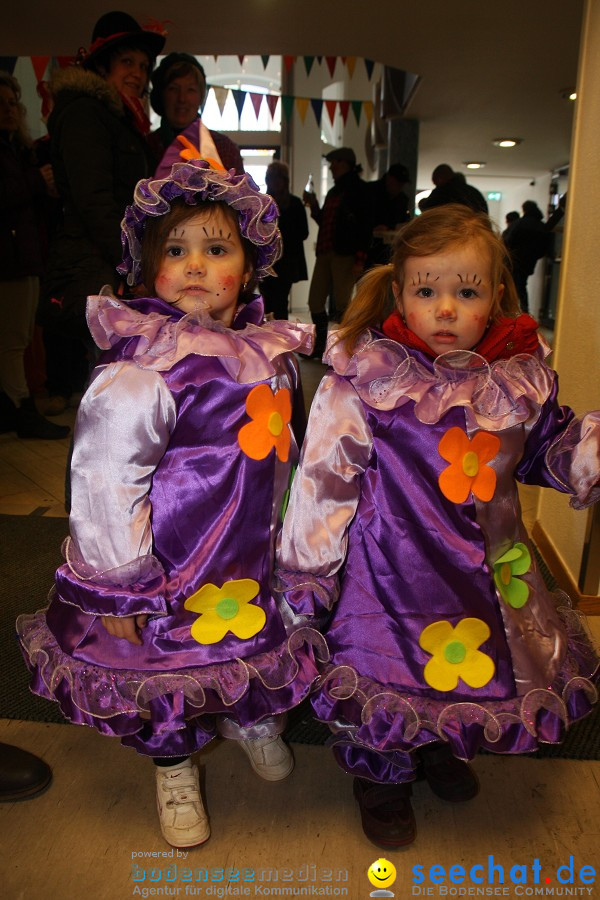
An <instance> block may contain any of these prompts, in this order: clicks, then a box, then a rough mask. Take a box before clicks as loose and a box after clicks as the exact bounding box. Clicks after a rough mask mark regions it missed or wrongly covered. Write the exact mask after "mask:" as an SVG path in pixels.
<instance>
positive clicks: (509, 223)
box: [502, 209, 521, 241]
mask: <svg viewBox="0 0 600 900" xmlns="http://www.w3.org/2000/svg"><path fill="white" fill-rule="evenodd" d="M520 218H521V217H520V215H519V213H518V212H517V210H516V209H513V210H511V212H507V213H506V215H505V217H504V221H505V222H506V228H505V229H504V231H503V232H502V239H503V240H504V241H506V235H507V234H508V233H509V231H510V229H511V228H512V227H513V225H514V224H515V222H518V221H519V219H520Z"/></svg>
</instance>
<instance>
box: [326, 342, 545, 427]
mask: <svg viewBox="0 0 600 900" xmlns="http://www.w3.org/2000/svg"><path fill="white" fill-rule="evenodd" d="M547 352H549V351H548V348H547V347H545V346H544V345H542V344H540V347H539V349H538V351H537V353H536V354H535V355H530V354H519V355H517V356H513V357H511V358H510V359H504V360H497V361H495V362H492V363H489V362H487V360H486V359H484V357H483V356H480V355H479V354H478V353H474V352H472V351H469V350H453V351H450V352H449V353H444V354H442V355H441V356H438V357H437V358H436V359H435V360H431V359H429V358H427V357H426V356H425V355H424V354H422V353H420V352H418V351H416V350H410V349H408V348H406V347H404V346H403V345H402V344H399V343H398V342H397V341H393V340H390V339H389V338H380V337H378V336H375V335H373V334H372V333H370V332H366V333H365V334H364V335H363V336H362V337H361V338H360V340H359V342H358V345H357V347H356V350H355V352H354V353H353V355H352V356H349V355H348V353H347V352H346V351H345V349H344V347H343V345H342V344H341V343H339V342H336V341H335V337H334V335H331V337H330V340H329V345H328V349H327V352H326V354H325V361H326V362H328V363H329V364H330V365H331V366H332V367H333V369H334V371H335V372H336V373H337V374H338V375H342V376H344V377H345V378H348V379H349V380H350V381H351V383H352V384H353V386H354V388H355V389H356V391H357V393H358V395H359V397H360V398H361V400H362V401H363V402H364V403H366V404H367V405H368V406H371V407H373V408H375V409H381V410H389V409H394V408H397V407H400V406H403V405H404V404H405V403H408V402H409V401H410V400H412V401H413V402H414V404H415V406H414V414H415V417H416V418H417V419H418V420H419V421H420V422H423V423H424V424H428V425H432V424H434V423H436V422H438V421H439V420H440V419H441V418H442V416H443V415H444V414H445V413H446V412H448V410H449V409H452V408H453V407H457V406H461V407H464V409H465V414H466V417H467V423H468V424H470V425H471V426H473V427H478V428H485V429H487V430H489V431H500V430H503V429H505V428H510V427H511V426H513V425H518V424H520V423H522V422H525V421H527V420H528V419H530V418H531V416H532V412H535V410H536V409H539V408H540V407H541V406H542V404H543V403H544V402H545V401H546V400H547V399H548V397H549V395H550V392H551V390H552V386H553V383H554V373H553V372H552V370H551V369H549V368H548V366H546V365H545V364H544V357H545V356H546V355H547Z"/></svg>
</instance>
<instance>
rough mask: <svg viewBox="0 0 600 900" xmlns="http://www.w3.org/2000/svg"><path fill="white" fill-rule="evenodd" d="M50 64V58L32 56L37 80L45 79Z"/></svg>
mask: <svg viewBox="0 0 600 900" xmlns="http://www.w3.org/2000/svg"><path fill="white" fill-rule="evenodd" d="M49 62H50V57H49V56H32V57H31V64H32V66H33V71H34V72H35V80H36V81H42V79H43V77H44V72H45V71H46V67H47V66H48V63H49Z"/></svg>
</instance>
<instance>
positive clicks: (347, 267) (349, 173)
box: [303, 147, 373, 357]
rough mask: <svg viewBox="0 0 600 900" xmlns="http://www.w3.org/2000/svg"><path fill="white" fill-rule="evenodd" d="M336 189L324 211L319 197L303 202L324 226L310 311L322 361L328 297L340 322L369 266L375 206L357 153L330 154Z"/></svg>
mask: <svg viewBox="0 0 600 900" xmlns="http://www.w3.org/2000/svg"><path fill="white" fill-rule="evenodd" d="M325 159H326V160H327V161H328V162H329V166H330V169H331V174H332V177H333V181H334V184H333V187H332V188H331V190H330V191H328V193H327V196H326V197H325V202H324V204H323V207H322V208H321V207H320V206H319V204H318V202H317V198H316V197H315V195H314V194H310V193H307V192H305V193H304V197H303V200H304V202H305V203H306V204H307V205H308V206H309V207H310V214H311V216H312V218H313V219H314V220H315V222H317V224H318V225H319V234H318V236H317V250H316V257H317V258H316V260H315V267H314V269H313V274H312V279H311V282H310V290H309V295H308V307H309V309H310V312H311V315H312V320H313V322H314V323H315V325H316V332H317V334H316V342H315V349H314V351H313V354H312V355H313V357H321V356H322V355H323V352H324V350H325V343H326V340H327V313H326V312H325V304H326V302H327V297H328V296H330V295H333V301H334V304H335V310H336V314H337V317H338V318H340V317H341V316H342V315H343V313H344V310H345V309H346V307H347V305H348V303H349V301H350V298H351V296H352V291H353V289H354V283H355V281H356V279H357V278H358V277H359V276H360V275H361V273H362V272H363V270H364V267H365V261H366V258H367V251H368V249H369V245H370V243H371V235H372V229H373V222H372V214H371V202H370V198H369V194H368V191H367V186H366V184H365V182H364V181H363V180H362V179H361V178H360V177H359V173H360V171H361V167H360V166H357V165H356V156H355V155H354V150H351V149H350V147H339V148H338V149H337V150H332V151H331V153H328V154H327V156H326V157H325Z"/></svg>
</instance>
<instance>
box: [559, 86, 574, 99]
mask: <svg viewBox="0 0 600 900" xmlns="http://www.w3.org/2000/svg"><path fill="white" fill-rule="evenodd" d="M560 96H561V97H562V98H563V100H577V91H576V90H575V88H572V87H571V88H564V89H563V90H562V91H561V92H560Z"/></svg>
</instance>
